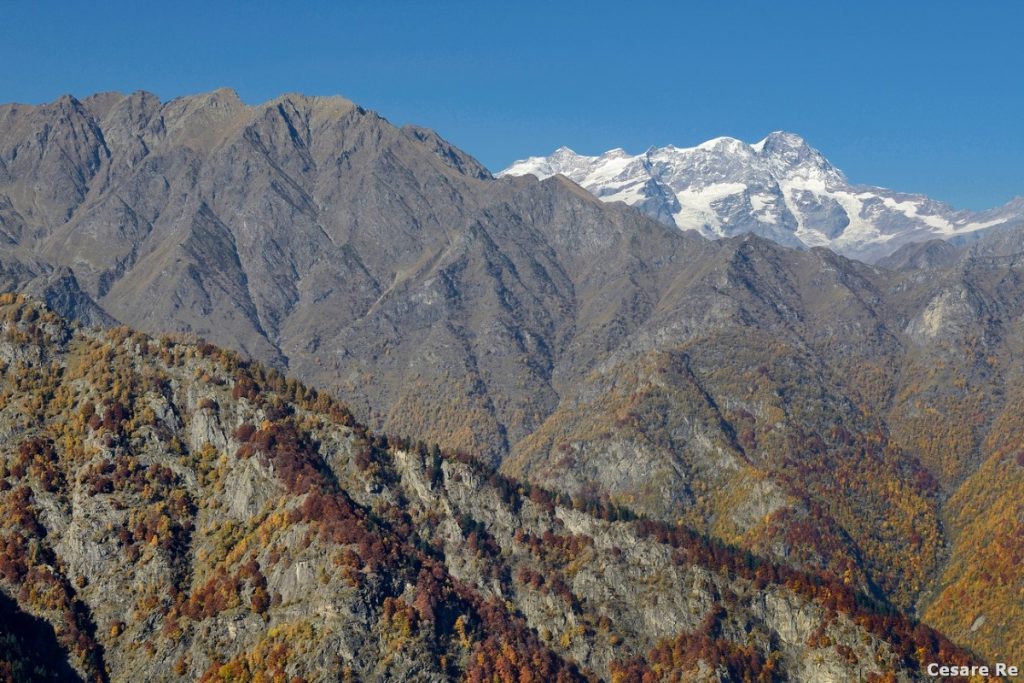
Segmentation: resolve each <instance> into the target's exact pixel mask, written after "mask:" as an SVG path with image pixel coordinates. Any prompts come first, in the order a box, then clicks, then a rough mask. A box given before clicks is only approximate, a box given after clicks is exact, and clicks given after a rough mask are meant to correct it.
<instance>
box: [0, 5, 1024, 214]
mask: <svg viewBox="0 0 1024 683" xmlns="http://www.w3.org/2000/svg"><path fill="white" fill-rule="evenodd" d="M292 4H293V3H259V2H249V3H230V2H227V3H199V2H190V1H183V2H173V3H172V2H162V3H148V2H133V3H128V2H104V3H80V2H75V3H72V2H66V3H57V2H45V1H37V2H29V1H24V2H12V1H11V0H0V64H2V66H0V101H5V102H6V101H20V102H42V101H49V100H52V99H55V98H56V97H57V96H59V95H61V94H63V93H68V92H70V93H72V94H74V95H77V96H84V95H87V94H90V93H92V92H96V91H101V90H120V91H125V92H127V91H131V90H135V89H145V90H150V91H152V92H155V93H157V94H158V95H160V96H161V97H163V98H171V97H174V96H178V95H183V94H189V93H194V92H199V91H204V90H211V89H213V88H216V87H220V86H229V87H233V88H235V89H236V90H237V91H238V92H239V94H240V95H241V96H242V98H243V99H244V100H246V101H247V102H260V101H264V100H267V99H270V98H272V97H274V96H276V95H278V94H280V93H282V92H296V91H297V92H305V93H309V94H343V95H345V96H346V97H349V98H350V99H353V100H355V101H357V102H358V103H360V104H362V105H364V106H367V107H370V108H372V109H375V110H377V111H379V112H380V113H381V114H383V115H384V116H386V117H387V118H389V119H390V120H392V121H394V122H396V123H418V124H421V125H426V126H429V127H431V128H434V129H436V130H437V131H438V132H440V133H441V134H442V135H443V136H445V137H446V138H448V139H449V140H451V141H452V142H454V143H455V144H457V145H458V146H460V147H462V148H463V149H465V150H466V151H468V152H469V153H471V154H473V155H474V156H476V157H477V158H478V159H480V160H481V161H482V162H483V163H485V164H486V165H487V166H489V167H490V168H492V169H495V170H497V169H500V168H502V167H504V166H506V165H507V164H508V163H510V162H511V161H513V160H514V159H517V158H521V157H524V156H528V155H532V154H545V153H548V152H550V151H551V150H553V149H554V148H555V147H558V146H559V145H563V144H564V145H568V146H570V147H572V148H573V149H575V150H576V151H578V152H584V153H598V152H601V151H604V150H606V149H608V148H611V147H624V148H626V149H627V150H629V151H631V152H639V151H642V150H643V149H645V148H647V147H648V146H651V145H664V144H668V143H673V144H677V145H680V146H684V145H691V144H696V143H698V142H701V141H703V140H705V139H708V138H711V137H715V136H718V135H732V136H735V137H738V138H741V139H744V140H747V141H750V142H753V141H755V140H757V139H760V138H761V137H763V136H764V135H765V134H766V133H768V132H770V131H772V130H776V129H783V130H790V131H793V132H796V133H799V134H801V135H803V136H804V137H805V138H807V140H808V141H809V142H810V143H811V144H812V145H814V146H815V147H817V148H819V149H820V150H821V151H822V152H823V153H824V154H825V155H826V156H827V157H828V158H829V159H830V160H831V161H832V162H833V163H834V164H836V165H837V166H838V167H840V168H841V169H843V170H844V171H845V172H846V174H847V176H848V177H849V178H850V179H851V180H853V181H854V182H864V183H871V184H878V185H883V186H887V187H892V188H895V189H899V190H904V191H915V192H924V193H927V194H930V195H931V196H933V197H935V198H937V199H942V200H945V201H948V202H950V203H952V204H953V205H954V206H959V207H965V208H984V207H988V206H994V205H997V204H1001V203H1003V202H1005V201H1007V200H1009V199H1010V198H1011V197H1012V196H1014V195H1020V194H1024V163H1022V161H1024V50H1021V49H1020V42H1021V40H1020V37H1021V30H1022V28H1024V3H1020V2H1009V1H1006V2H999V1H991V2H945V1H941V0H933V1H930V2H924V1H920V2H918V1H910V0H907V1H900V0H890V1H889V2H873V1H861V2H830V1H828V0H819V2H803V1H791V2H725V1H719V2H702V3H682V2H664V3H649V2H638V1H633V2H625V1H620V2H615V3H611V2H600V1H594V2H571V1H569V2H559V3H554V2H550V3H548V2H544V3H541V2H537V3H529V2H517V3H497V2H481V1H478V2H444V3H440V2H438V3H428V2H415V3H413V2H390V3H372V4H371V3H369V2H358V3H354V2H353V3H345V2H332V3H328V2H308V3H304V4H302V5H301V7H292V6H290V5H292ZM294 4H297V3H294ZM211 5H216V6H215V7H213V6H211Z"/></svg>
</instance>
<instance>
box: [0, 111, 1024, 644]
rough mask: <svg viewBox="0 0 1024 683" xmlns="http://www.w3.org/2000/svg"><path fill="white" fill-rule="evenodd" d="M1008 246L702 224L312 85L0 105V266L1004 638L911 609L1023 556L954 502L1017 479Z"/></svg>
mask: <svg viewBox="0 0 1024 683" xmlns="http://www.w3.org/2000/svg"><path fill="white" fill-rule="evenodd" d="M1020 245H1021V240H1020V232H1019V231H1013V230H1006V231H1003V232H1001V233H999V234H998V235H995V234H994V235H991V236H988V237H983V238H981V239H979V240H977V241H975V242H972V243H971V244H965V245H960V246H956V245H942V246H936V245H934V244H925V245H909V246H907V247H904V248H903V249H901V250H900V251H898V252H896V253H895V254H893V255H892V256H890V257H888V259H887V260H886V261H885V262H884V263H883V264H881V265H879V266H877V267H876V266H868V265H865V264H862V263H859V262H856V261H851V260H848V259H846V258H843V257H841V256H837V255H835V254H833V253H832V252H829V251H826V250H824V249H812V250H809V251H797V250H793V249H788V248H786V247H782V246H779V245H777V244H775V243H773V242H770V241H767V240H764V239H761V238H757V237H752V236H749V235H746V236H740V237H733V238H728V239H724V240H720V241H710V240H706V239H704V238H702V237H700V236H698V235H696V234H694V233H686V232H681V231H679V230H678V229H676V228H674V227H668V226H664V225H662V224H660V223H658V222H656V221H654V220H652V219H650V218H648V217H646V216H644V215H643V214H642V213H641V212H639V211H636V210H634V209H630V208H628V207H625V206H622V205H615V204H605V203H602V202H600V201H599V200H597V199H596V198H594V197H593V196H592V195H590V194H589V193H587V192H585V191H583V190H582V189H581V188H579V187H578V186H576V185H574V184H573V183H571V182H569V181H567V180H565V179H564V178H560V177H555V178H551V179H549V180H545V181H537V180H535V179H533V178H528V177H522V178H500V179H494V178H491V177H490V175H489V174H488V173H487V172H486V170H485V169H483V168H482V167H481V166H480V165H479V164H477V163H476V162H475V161H474V160H472V159H471V158H470V157H468V156H466V155H465V154H463V153H462V152H460V151H459V150H456V149H454V148H452V147H451V146H450V145H448V144H447V143H446V142H445V141H444V140H442V139H441V138H439V137H437V136H436V135H435V134H433V133H431V132H430V131H426V130H423V129H416V128H405V129H399V128H395V127H394V126H392V125H390V124H389V123H388V122H387V121H385V120H383V119H382V118H380V117H379V116H377V115H376V114H374V113H372V112H368V111H366V110H364V109H362V108H359V107H357V106H356V105H353V104H352V103H350V102H347V101H345V100H342V99H340V98H309V97H303V96H291V95H289V96H284V97H281V98H278V99H277V100H274V101H272V102H269V103H266V104H264V105H260V106H256V107H250V106H246V105H245V104H243V103H241V102H240V101H239V100H238V98H237V97H236V96H235V95H234V94H233V93H232V92H230V91H216V92H214V93H209V94H206V95H199V96H195V97H188V98H181V99H177V100H172V101H170V102H166V103H161V102H159V101H158V100H157V99H156V98H155V97H153V96H151V95H148V94H145V93H135V94H133V95H130V96H121V95H116V94H104V95H97V96H94V97H91V98H88V99H86V100H83V101H78V100H75V99H73V98H64V99H62V100H59V101H58V102H56V103H53V104H49V105H42V106H39V107H28V106H22V105H8V106H5V107H2V108H0V268H2V270H0V278H2V279H3V283H4V286H5V287H6V288H10V289H21V290H24V291H25V292H27V293H30V294H33V295H34V296H38V297H41V298H45V299H46V300H47V301H48V302H49V303H50V305H51V306H52V307H53V308H54V309H55V310H58V311H60V312H62V313H65V314H67V315H71V316H74V317H78V318H80V319H83V320H85V321H87V322H89V323H103V322H104V321H108V320H110V319H116V320H118V321H121V322H124V323H128V324H131V325H133V326H136V327H139V328H141V329H143V330H145V331H149V332H188V333H193V334H195V335H199V336H202V337H205V338H208V339H210V340H211V341H214V342H217V343H219V344H222V345H224V346H227V347H230V348H234V349H237V350H240V351H242V352H244V353H246V354H249V355H251V356H253V357H255V358H258V359H261V360H264V361H267V362H269V363H272V364H275V365H276V366H278V367H281V368H287V370H288V371H289V372H290V373H294V374H295V375H296V376H298V377H300V378H302V379H304V380H306V381H308V382H310V383H312V384H315V385H316V386H318V387H321V388H327V389H330V390H331V391H332V392H334V393H336V394H337V395H339V396H343V397H344V398H345V400H346V401H347V402H350V403H351V405H352V409H353V411H354V412H355V414H356V416H357V417H358V418H360V419H362V420H366V421H367V422H369V423H370V424H371V425H372V426H373V427H375V428H379V429H381V430H383V431H385V432H387V433H394V434H407V435H414V436H415V437H416V438H422V439H423V440H425V441H427V442H438V443H440V444H441V445H442V446H444V447H446V448H450V449H452V450H465V451H470V452H472V453H475V454H478V455H480V456H481V457H483V458H484V459H486V460H488V461H489V462H491V463H492V464H497V465H500V467H501V468H502V469H503V471H505V472H508V473H510V474H514V475H517V476H520V477H523V478H527V479H532V480H534V481H537V482H541V483H543V484H545V485H548V486H550V487H552V488H555V489H558V490H562V491H566V492H569V493H573V494H577V495H583V496H584V497H586V498H592V497H598V498H600V497H601V496H605V495H607V496H610V497H611V499H612V500H614V501H615V502H617V503H623V504H628V505H630V506H632V507H635V508H637V509H639V510H641V511H644V512H646V513H648V514H650V515H652V516H655V517H658V518H661V519H665V520H669V521H672V522H676V521H680V522H683V523H685V524H687V525H689V526H692V527H694V528H697V529H700V530H701V531H703V532H706V533H709V534H712V535H714V536H716V537H718V538H721V539H724V540H726V541H728V542H730V543H734V544H737V545H740V546H742V547H745V548H748V549H750V550H753V551H755V552H757V553H759V554H764V555H768V556H771V557H773V558H775V559H776V560H777V561H780V562H783V563H786V564H788V565H790V566H794V567H801V568H815V569H819V568H820V569H825V570H828V571H829V572H832V573H834V574H835V575H837V576H840V577H843V579H844V580H845V581H846V582H847V583H848V584H849V585H852V586H856V587H857V588H858V589H860V590H863V591H865V592H867V593H870V594H873V595H874V596H876V597H878V598H880V599H883V600H887V601H890V602H891V603H892V604H895V605H897V606H899V607H900V608H901V609H904V610H908V611H911V612H914V611H915V610H919V611H921V613H923V614H926V615H928V618H929V619H933V620H935V621H942V623H943V627H944V628H947V629H948V630H949V633H950V634H951V635H952V636H954V637H955V638H957V639H959V640H960V641H961V642H964V643H967V644H969V645H971V646H972V647H975V648H977V649H978V650H979V651H981V652H982V653H983V654H985V655H987V656H993V657H995V655H997V654H998V655H1006V656H1010V657H1011V658H1012V656H1024V649H1022V648H1024V643H1022V642H1021V641H1020V638H1018V637H1016V636H1013V635H1012V634H1013V633H1015V631H1013V629H1012V628H1010V626H1008V625H1009V624H1012V623H1013V619H1014V618H1015V616H1014V615H1016V614H1017V611H1019V609H1020V605H1019V602H1013V601H1012V600H1010V601H1006V600H1003V601H1001V602H991V604H990V603H986V605H987V606H986V607H985V613H984V615H979V614H975V613H974V612H973V611H972V612H971V613H970V614H968V613H967V611H966V610H960V609H953V610H947V609H938V608H934V607H933V606H934V605H946V604H950V603H951V602H955V600H956V596H957V595H962V594H964V591H978V590H981V589H979V586H981V587H986V586H992V585H997V584H998V585H1000V586H1009V587H1010V588H1011V589H1014V590H1016V589H1019V588H1020V587H1021V586H1022V585H1024V583H1022V574H1021V572H1020V570H1019V569H1014V568H1013V567H1014V565H1013V563H1012V562H1010V561H1009V560H1006V557H1009V558H1012V557H1015V555H1014V552H1016V551H1014V550H1013V548H1016V547H1017V546H1015V545H1014V543H1015V541H1014V540H1013V539H1015V538H1017V536H1016V534H1017V533H1018V529H1019V527H1020V523H1019V520H1020V519H1021V515H1020V514H1017V515H1016V517H1015V516H1014V514H1015V513H1014V511H1015V510H1016V511H1018V512H1019V511H1020V510H1019V503H1014V502H1013V501H1014V500H1019V498H1014V495H1013V491H1012V490H1010V489H1005V490H1004V489H1003V488H1000V490H999V491H998V492H997V494H998V496H1000V497H999V500H1000V501H1002V503H1001V504H1000V506H997V507H995V508H986V511H985V512H984V513H981V514H980V516H974V513H973V512H972V513H970V514H968V512H967V511H970V510H974V509H975V508H974V506H975V505H977V502H978V501H979V500H982V499H981V498H978V496H980V495H981V492H980V491H981V488H982V487H981V486H980V484H979V480H978V477H979V476H980V475H979V473H980V472H983V471H989V470H991V471H999V472H1001V473H1002V475H1003V478H1002V479H1001V480H1000V481H1001V482H1003V483H1007V484H1009V483H1010V482H1013V481H1016V480H1019V477H1020V473H1019V472H1018V471H1017V470H1015V469H1014V468H1017V467H1018V464H1017V461H1015V460H1014V457H1015V453H1013V452H1010V451H1011V450H1012V446H1011V445H1010V444H1012V443H1014V439H1018V442H1019V434H1020V433H1021V432H1020V431H1015V430H1016V429H1017V427H1016V425H1018V420H1017V415H1018V414H1019V409H1018V408H1017V406H1018V405H1020V402H1019V401H1016V400H1015V399H1014V396H1015V394H1014V391H1015V387H1016V386H1017V379H1018V377H1017V376H1018V374H1019V367H1020V364H1019V358H1020V352H1021V348H1020V347H1021V340H1022V339H1024V336H1022V334H1021V332H1022V331H1021V329H1020V324H1021V323H1020V321H1021V319H1022V314H1024V287H1022V283H1021V278H1020V275H1021V273H1020V265H1019V264H1018V256H1017V255H1018V254H1019V253H1020V251H1021V248H1020ZM993 459H994V460H993ZM986 468H989V469H986ZM965 487H967V488H965ZM985 500H987V499H985ZM964 515H967V516H964ZM990 515H991V516H990ZM1014 520H1018V521H1014ZM1004 521H1005V523H1006V524H1005V525H1003V522H1004ZM961 529H983V530H984V534H989V536H991V538H993V539H997V538H998V539H1002V540H1000V541H999V543H1002V545H999V544H996V546H993V547H1008V548H1010V550H1009V551H1005V552H1004V553H1003V554H1002V555H1001V556H1000V557H1001V558H1003V560H1005V562H1003V564H1005V565H1006V567H1007V569H1006V570H1005V573H1004V574H1000V575H999V576H995V575H992V574H986V573H985V572H980V571H979V572H977V573H976V574H971V576H972V577H973V578H971V579H970V585H969V586H968V585H964V583H963V581H965V579H963V578H961V577H963V576H966V575H967V574H965V573H964V572H961V571H958V570H955V568H956V567H957V566H959V565H957V564H956V563H957V562H960V561H963V562H965V563H966V564H967V566H970V567H973V566H974V565H972V564H971V562H970V559H969V554H970V552H972V551H971V547H972V546H971V543H973V542H974V539H975V538H976V537H975V536H971V534H970V533H968V532H961V531H960V530H961ZM977 533H979V534H981V533H982V532H981V531H978V532H977ZM989 536H985V537H986V538H988V537H989ZM1004 556H1005V557H1004ZM951 558H952V559H951ZM1001 561H1002V560H1001ZM1000 566H1002V565H1000ZM943 601H945V602H943ZM929 610H931V611H929ZM979 616H986V619H985V620H984V621H982V622H981V625H980V626H978V627H977V628H974V626H975V624H976V619H977V618H978V617H979ZM1007 629H1009V630H1007ZM1007 633H1009V634H1011V635H1006V634H1007Z"/></svg>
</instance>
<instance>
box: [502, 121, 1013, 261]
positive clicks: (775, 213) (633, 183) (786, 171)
mask: <svg viewBox="0 0 1024 683" xmlns="http://www.w3.org/2000/svg"><path fill="white" fill-rule="evenodd" d="M526 174H532V175H535V176H537V177H539V178H546V177H548V176H552V175H557V174H562V175H564V176H566V177H568V178H570V179H571V180H573V181H575V182H577V183H579V184H580V185H581V186H583V187H584V188H586V189H587V190H589V191H590V192H592V193H594V194H595V195H597V196H598V197H600V198H601V199H603V200H605V201H621V202H625V203H627V204H630V205H633V206H636V207H638V208H640V209H642V210H643V211H645V212H647V213H648V214H650V215H652V216H654V217H656V218H658V219H659V220H661V221H664V222H665V223H669V224H675V225H677V226H679V228H681V229H684V230H688V229H692V230H697V231H699V232H701V233H702V234H704V235H706V236H708V237H727V236H731V235H737V234H741V233H744V232H754V233H757V234H759V235H762V236H764V237H768V238H771V239H773V240H776V241H777V242H780V243H782V244H786V245H790V246H807V247H812V246H825V247H829V248H831V249H833V250H835V251H838V252H841V253H843V254H847V255H849V256H854V257H858V258H862V259H866V260H874V259H877V258H880V257H882V256H884V255H886V254H889V253H892V252H893V251H895V250H896V249H897V248H899V247H900V246H902V245H903V244H906V243H908V242H919V241H924V240H928V239H932V238H935V237H939V238H943V239H946V238H950V237H953V236H956V235H963V234H966V233H972V232H976V231H978V230H982V229H985V228H990V227H994V226H997V225H1003V224H1007V223H1014V222H1024V198H1017V199H1014V200H1013V201H1011V202H1010V203H1008V204H1006V205H1005V206H1003V207H1000V208H998V209H991V210H989V211H983V212H971V211H959V210H956V209H954V208H952V207H950V206H949V205H947V204H944V203H942V202H938V201H935V200H933V199H930V198H928V197H926V196H924V195H919V194H904V193H900V192H893V191H891V190H886V189H883V188H879V187H870V186H864V185H851V184H850V183H849V182H848V181H847V180H846V177H845V176H844V175H843V173H842V172H841V171H840V170H839V169H837V168H835V167H834V166H833V165H832V164H830V163H829V162H828V160H827V159H825V157H824V156H822V154H821V153H820V152H818V151H817V150H816V149H814V148H813V147H811V146H810V145H808V144H807V143H806V142H805V141H804V140H803V138H801V137H800V136H798V135H794V134H792V133H785V132H775V133H771V134H770V135H768V137H766V138H765V139H763V140H761V141H760V142H757V143H754V144H747V143H745V142H743V141H741V140H737V139H735V138H729V137H720V138H715V139H713V140H709V141H707V142H705V143H702V144H700V145H697V146H696V147H685V148H683V147H674V146H672V145H669V146H667V147H652V148H651V149H649V150H647V151H646V152H644V153H642V154H637V155H630V154H628V153H626V152H625V151H624V150H622V149H613V150H611V151H608V152H605V153H604V154H602V155H600V156H584V155H580V154H576V153H575V152H573V151H572V150H571V149H568V148H567V147H561V148H559V149H557V150H556V151H555V152H554V154H552V155H551V156H547V157H530V158H529V159H526V160H523V161H517V162H515V163H514V164H512V165H511V166H509V167H508V168H507V169H505V170H504V171H502V172H501V173H500V174H499V175H526Z"/></svg>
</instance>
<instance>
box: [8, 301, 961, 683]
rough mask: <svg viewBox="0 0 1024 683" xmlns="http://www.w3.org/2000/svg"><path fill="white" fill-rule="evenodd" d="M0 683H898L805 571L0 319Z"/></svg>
mask: <svg viewBox="0 0 1024 683" xmlns="http://www.w3.org/2000/svg"><path fill="white" fill-rule="evenodd" d="M0 368H2V380H0V433H2V434H3V439H2V442H0V448H2V451H0V515H2V516H3V519H4V524H3V526H2V527H0V593H2V596H0V616H2V619H0V678H4V677H5V678H8V679H12V680H25V679H33V678H34V679H38V680H71V679H82V680H93V681H108V680H109V681H124V680H158V679H159V680H167V679H171V680H197V679H198V680H205V681H243V680H254V681H255V680H266V681H270V680H292V681H310V682H313V681H328V680H330V681H335V680H417V681H445V680H468V681H494V680H498V681H520V682H522V681H552V680H555V681H577V680H607V681H682V680H687V681H689V680H715V681H774V680H806V681H854V680H867V681H910V680H921V679H923V678H924V677H923V674H922V665H923V664H924V663H927V662H930V661H941V662H944V663H956V662H960V663H970V662H971V661H972V658H971V656H970V655H969V654H968V653H966V652H964V651H962V650H960V649H958V648H956V647H955V646H954V645H952V644H951V643H950V642H949V641H948V640H946V639H945V638H944V637H943V636H941V635H940V634H939V633H937V632H935V631H934V630H932V629H930V628H928V627H926V626H923V625H920V624H915V623H913V622H912V621H909V620H908V619H907V618H905V617H904V616H902V615H901V614H900V613H898V612H897V611H895V610H891V609H888V608H886V607H885V606H883V605H881V604H879V603H877V602H875V601H874V600H872V599H870V598H867V597H865V596H864V595H861V594H858V593H857V592H855V591H854V590H853V589H852V588H850V586H848V585H847V584H846V583H844V582H843V581H841V580H839V579H837V578H835V577H831V576H830V575H828V574H825V573H818V574H809V573H804V572H800V571H797V570H794V569H790V568H786V567H781V566H778V565H776V564H773V563H771V562H767V561H763V560H761V559H758V558H757V557H755V556H754V555H751V554H750V553H747V552H741V551H739V550H737V549H734V548H732V547H730V546H727V545H724V544H722V543H721V542H718V541H712V540H709V539H708V538H706V537H704V536H702V535H700V534H698V533H696V532H694V531H691V530H690V529H688V528H687V527H685V526H678V525H668V524H666V523H663V522H655V521H650V520H646V519H637V518H636V516H635V515H634V514H633V513H631V512H630V511H628V510H627V509H624V508H620V507H617V506H615V505H612V504H610V503H609V502H608V501H607V499H602V498H599V497H594V498H588V497H586V496H585V495H577V496H574V497H567V496H565V495H556V494H553V493H551V492H549V491H547V490H544V489H541V488H538V487H534V486H529V485H527V484H524V483H521V482H517V481H515V480H513V479H510V478H507V477H505V476H502V475H499V474H496V473H494V472H493V470H491V469H490V468H489V467H487V466H485V465H482V464H481V463H479V462H477V461H475V460H474V459H472V458H470V457H469V456H465V455H459V454H452V453H446V452H442V451H441V450H440V449H438V448H437V447H436V446H428V445H426V444H423V443H418V442H416V441H412V440H408V439H405V438H399V437H385V436H383V435H379V434H373V433H371V432H370V431H368V430H367V429H366V428H365V427H363V426H361V425H359V424H357V423H356V421H355V420H354V419H353V418H352V416H351V414H350V413H349V412H348V410H347V409H346V408H345V407H344V406H343V405H341V404H340V403H338V402H337V401H336V400H334V399H332V398H330V397H329V396H328V395H327V394H324V393H320V392H317V391H315V390H312V389H309V388H307V387H305V386H303V385H302V384H301V383H299V382H296V381H294V380H291V379H286V378H285V377H284V376H282V375H281V374H279V373H277V372H275V371H272V370H268V369H266V368H265V367H263V366H261V365H259V364H257V363H253V362H249V361H246V360H243V359H242V358H241V356H239V355H237V354H236V353H234V352H229V351H225V350H222V349H219V348H217V347H215V346H213V345H210V344H206V343H199V344H189V343H184V342H182V341H176V340H174V339H170V338H159V339H156V338H150V337H147V336H145V335H143V334H140V333H137V332H133V331H131V330H130V329H128V328H123V327H120V328H114V329H111V330H108V331H99V330H96V329H86V328H82V327H78V326H76V325H75V324H72V323H69V322H67V321H65V320H63V319H61V318H60V317H58V316H57V315H55V314H54V313H52V312H50V311H49V310H47V309H46V308H45V307H43V306H41V305H39V304H37V303H34V302H32V301H30V300H27V299H25V298H23V297H21V296H17V295H11V294H4V295H0Z"/></svg>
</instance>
